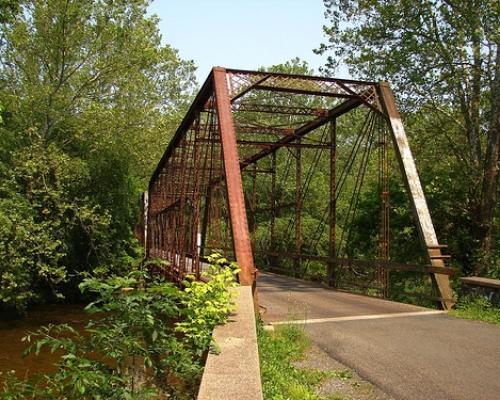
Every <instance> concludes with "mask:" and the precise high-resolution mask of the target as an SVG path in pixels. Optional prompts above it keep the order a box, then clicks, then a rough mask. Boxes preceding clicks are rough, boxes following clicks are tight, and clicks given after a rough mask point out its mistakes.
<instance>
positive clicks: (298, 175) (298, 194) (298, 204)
mask: <svg viewBox="0 0 500 400" xmlns="http://www.w3.org/2000/svg"><path fill="white" fill-rule="evenodd" d="M300 142H301V141H300V139H297V144H298V146H297V147H296V148H295V218H294V219H295V257H294V260H293V264H294V265H293V269H294V275H295V276H296V277H298V276H299V275H300V264H301V263H300V261H301V260H300V253H301V251H300V248H301V246H302V237H301V233H302V232H301V229H302V226H301V222H302V221H301V214H302V151H301V148H300Z"/></svg>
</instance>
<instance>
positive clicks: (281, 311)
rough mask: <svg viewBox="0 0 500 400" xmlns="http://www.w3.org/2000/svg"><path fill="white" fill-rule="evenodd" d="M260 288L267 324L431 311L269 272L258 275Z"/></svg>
mask: <svg viewBox="0 0 500 400" xmlns="http://www.w3.org/2000/svg"><path fill="white" fill-rule="evenodd" d="M257 286H258V290H259V303H260V305H261V306H262V307H263V319H264V322H277V321H286V320H290V319H308V320H315V319H324V318H338V317H351V316H364V315H379V314H383V315H385V314H393V313H408V312H420V311H422V312H423V311H428V309H426V308H422V307H417V306H412V305H409V304H403V303H396V302H393V301H387V300H383V299H378V298H374V297H368V296H363V295H357V294H352V293H348V292H344V291H339V290H332V289H329V288H327V287H325V286H323V285H321V284H319V283H314V282H308V281H304V280H301V279H294V278H290V277H285V276H282V275H277V274H272V273H268V272H263V273H260V274H259V278H258V281H257Z"/></svg>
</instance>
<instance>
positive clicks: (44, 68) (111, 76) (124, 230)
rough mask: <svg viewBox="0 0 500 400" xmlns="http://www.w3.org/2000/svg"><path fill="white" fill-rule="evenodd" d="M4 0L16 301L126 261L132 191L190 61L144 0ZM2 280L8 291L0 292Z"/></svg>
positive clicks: (186, 92)
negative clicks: (169, 41)
mask: <svg viewBox="0 0 500 400" xmlns="http://www.w3.org/2000/svg"><path fill="white" fill-rule="evenodd" d="M4 3H5V4H3V3H2V4H1V6H2V8H1V9H2V19H1V21H0V38H1V39H0V98H1V103H2V106H3V109H2V120H3V124H2V126H0V180H1V181H2V182H3V183H2V187H1V188H0V203H1V204H2V207H1V208H2V209H1V218H2V220H3V221H5V223H6V225H5V226H4V227H3V228H2V231H1V236H0V243H2V244H4V248H5V249H7V250H5V254H6V255H8V256H6V257H3V256H2V260H1V261H0V277H1V284H0V301H1V303H2V304H3V305H8V306H16V307H17V308H18V309H21V310H22V309H23V308H24V307H25V306H26V304H27V303H28V302H29V301H30V299H31V300H32V299H34V298H36V297H37V295H38V297H40V296H39V295H40V294H41V293H44V292H41V291H40V287H47V286H49V287H50V288H51V289H53V291H55V292H58V290H57V289H58V285H57V283H61V282H62V281H64V280H67V279H68V278H70V277H71V276H75V274H77V273H78V272H81V271H89V270H93V269H95V268H97V267H99V268H101V270H102V267H104V268H105V269H108V270H117V269H119V268H120V266H121V265H123V262H122V260H121V259H122V258H123V257H127V254H128V253H129V252H130V251H131V248H132V242H133V241H132V233H131V229H130V228H131V226H132V225H133V224H134V223H135V220H136V215H137V211H138V210H137V208H138V198H139V196H138V195H139V193H140V192H141V191H142V189H143V187H144V186H145V183H146V179H147V177H148V176H149V175H150V172H151V170H152V168H153V167H154V166H155V164H156V162H157V160H158V159H159V157H160V155H161V152H162V149H163V148H164V146H165V145H166V143H167V142H168V140H169V136H168V135H167V134H165V132H167V131H168V130H169V129H170V128H171V127H173V125H174V124H175V125H176V124H177V120H178V118H179V116H180V115H182V113H183V111H184V109H185V108H186V105H187V101H188V100H189V96H190V95H191V91H192V89H193V84H194V77H193V71H194V66H193V64H192V63H191V62H186V61H183V60H181V59H180V58H179V57H178V54H177V51H176V50H175V49H172V48H171V47H170V46H168V45H162V44H161V36H160V33H159V30H158V18H157V17H155V16H148V15H147V7H148V5H149V3H150V2H149V1H147V0H138V1H132V0H119V1H107V0H78V1H77V0H43V1H34V0H24V1H18V2H4ZM4 15H5V17H4ZM25 217H26V218H25ZM47 224H48V225H49V226H50V227H48V226H47ZM18 227H22V229H18ZM42 233H43V234H42ZM30 241H31V242H33V241H42V242H43V246H42V245H40V246H42V247H40V249H41V250H40V251H41V252H42V253H43V256H40V257H39V256H38V255H37V254H38V253H37V251H38V250H36V251H33V252H30V249H31V248H32V247H30V246H32V244H30ZM42 250H43V251H42ZM11 257H14V258H13V259H12V260H15V268H14V265H13V264H10V262H11ZM47 268H48V270H49V272H47V273H45V272H44V274H41V272H42V271H45V269H47ZM52 272H54V273H52ZM6 274H7V275H6ZM12 274H13V275H12ZM42 276H43V277H57V279H52V278H50V279H46V278H44V279H38V278H37V277H42ZM17 278H19V279H20V280H21V281H22V284H19V285H17V286H16V280H17ZM73 283H74V284H73V285H72V287H73V289H75V288H76V283H78V279H74V280H73ZM7 286H8V287H9V288H10V289H9V290H10V291H14V292H16V293H14V294H13V293H11V292H9V293H7V292H5V296H7V295H8V297H5V296H3V294H4V293H3V290H4V289H5V288H6V287H7ZM59 287H60V285H59ZM5 290H7V289H5ZM12 296H14V297H12ZM19 296H20V297H19ZM15 298H17V300H13V299H15Z"/></svg>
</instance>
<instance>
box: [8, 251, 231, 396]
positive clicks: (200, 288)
mask: <svg viewBox="0 0 500 400" xmlns="http://www.w3.org/2000/svg"><path fill="white" fill-rule="evenodd" d="M220 260H221V257H220V256H219V255H216V256H214V257H213V258H212V261H213V265H212V266H211V267H210V272H208V273H206V275H207V277H208V278H209V280H208V282H207V283H201V282H195V281H192V280H191V279H188V280H187V281H186V282H185V286H186V289H185V290H181V289H179V288H178V287H176V286H174V285H173V284H172V283H170V282H167V281H165V280H164V279H163V278H162V277H161V276H150V275H149V274H148V273H146V272H144V271H143V270H140V271H134V272H132V273H130V274H128V275H127V276H126V277H119V276H113V277H111V278H107V279H104V280H101V279H98V278H87V279H85V280H84V281H83V282H82V284H81V285H80V288H81V290H82V291H83V292H90V293H93V294H94V295H95V296H96V300H95V301H94V302H92V303H90V304H89V305H88V306H87V307H86V310H87V311H88V312H90V313H92V314H93V315H95V317H96V318H95V319H93V320H91V321H90V322H89V323H88V324H87V326H86V327H85V329H84V331H83V332H78V331H77V330H75V329H74V328H72V327H71V326H69V325H67V324H63V325H49V326H46V327H42V328H40V329H39V330H38V331H36V332H34V333H30V334H29V335H28V336H26V337H25V338H24V340H25V341H26V343H27V344H28V348H27V349H26V351H25V354H29V353H35V354H36V355H38V354H39V353H40V351H41V350H42V349H43V348H47V349H50V351H51V352H56V351H57V352H61V353H62V354H61V358H60V361H59V362H58V365H57V367H58V369H57V371H56V372H55V373H53V374H52V375H49V376H43V377H38V378H35V379H34V380H32V381H29V382H28V381H19V380H17V379H16V378H14V376H13V375H9V376H8V377H7V378H6V383H5V384H4V391H3V393H1V394H0V398H1V399H5V400H7V399H8V400H14V399H24V398H32V397H34V398H37V399H55V398H64V399H68V400H71V399H147V398H154V397H155V396H159V395H167V396H170V397H169V398H173V399H184V398H194V396H195V392H196V389H197V384H196V382H197V379H198V378H199V377H200V375H201V372H202V368H203V366H202V365H203V361H204V357H205V355H206V352H207V350H208V348H209V346H210V344H211V341H212V330H213V328H214V326H215V325H217V324H221V323H223V322H224V321H225V320H226V318H227V316H228V313H229V312H230V310H231V308H232V302H231V293H230V290H229V289H230V288H231V287H233V286H235V285H236V279H235V274H236V272H237V269H236V268H235V265H234V264H232V267H229V268H223V267H222V266H221V265H220V264H221V262H220Z"/></svg>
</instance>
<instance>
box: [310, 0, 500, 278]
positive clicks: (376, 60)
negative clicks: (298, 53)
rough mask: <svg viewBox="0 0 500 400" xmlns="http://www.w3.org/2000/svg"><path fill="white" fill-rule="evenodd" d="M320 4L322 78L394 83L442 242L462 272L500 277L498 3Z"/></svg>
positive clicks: (402, 0) (336, 0)
mask: <svg viewBox="0 0 500 400" xmlns="http://www.w3.org/2000/svg"><path fill="white" fill-rule="evenodd" d="M324 3H325V8H326V14H325V15H326V17H327V20H328V23H327V25H326V26H325V27H324V31H325V34H326V37H327V39H328V41H327V43H326V44H322V45H321V46H320V48H319V49H318V50H317V52H318V53H321V54H325V55H327V56H328V64H327V66H326V69H325V71H326V72H329V73H332V72H333V71H334V70H335V69H336V67H337V66H338V65H339V64H340V63H344V64H347V65H348V66H349V68H350V71H351V74H352V75H353V76H360V77H363V78H371V79H374V80H377V79H382V80H388V81H390V82H391V84H392V85H393V86H394V88H395V92H396V93H397V94H398V95H399V97H400V99H399V100H400V104H401V105H402V107H403V109H404V110H405V111H406V124H407V127H408V132H409V134H410V137H411V140H412V144H413V149H414V150H415V151H414V154H415V156H416V158H417V162H418V166H419V168H420V170H421V176H422V178H423V181H424V183H425V186H426V187H425V189H426V193H427V196H428V199H429V203H430V204H431V210H432V212H433V215H434V219H435V221H436V222H437V225H438V231H439V233H440V237H441V238H443V239H444V240H445V241H447V242H448V243H449V244H450V247H451V252H452V253H453V255H454V256H456V258H457V260H458V263H459V264H460V265H461V267H462V268H463V271H464V272H465V273H466V274H480V275H490V276H497V277H498V276H499V270H498V251H499V249H498V247H497V246H496V242H497V238H498V224H499V222H498V221H499V217H498V206H497V203H498V201H497V200H498V185H497V182H498V161H499V146H500V120H499V119H500V110H499V105H500V30H499V28H498V20H499V18H500V8H499V7H498V2H497V1H495V0H470V1H454V0H451V1H431V0H429V1H418V2H414V1H406V0H392V1H384V2H379V1H375V0H373V1H372V0H359V1H352V0H333V1H332V0H325V1H324Z"/></svg>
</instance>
